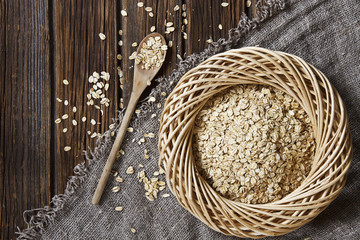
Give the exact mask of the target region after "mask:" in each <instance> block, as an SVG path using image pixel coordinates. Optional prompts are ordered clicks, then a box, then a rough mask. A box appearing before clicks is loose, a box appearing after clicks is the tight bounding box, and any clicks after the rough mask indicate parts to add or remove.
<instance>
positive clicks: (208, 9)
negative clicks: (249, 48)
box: [185, 0, 245, 55]
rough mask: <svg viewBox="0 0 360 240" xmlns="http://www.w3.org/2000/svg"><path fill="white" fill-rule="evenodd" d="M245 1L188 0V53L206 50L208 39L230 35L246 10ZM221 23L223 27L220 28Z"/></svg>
mask: <svg viewBox="0 0 360 240" xmlns="http://www.w3.org/2000/svg"><path fill="white" fill-rule="evenodd" d="M222 2H227V3H229V5H228V6H227V7H222V6H221V3H222ZM244 2H245V1H236V0H229V1H219V0H217V1H208V2H207V3H204V2H203V1H191V0H187V1H186V3H187V6H188V8H187V15H188V20H189V24H188V25H187V32H188V40H187V41H185V44H186V54H187V55H190V54H192V53H199V52H201V51H202V50H204V49H205V48H206V47H207V45H208V44H209V43H208V42H207V40H208V39H212V40H214V41H216V40H218V39H219V38H225V39H227V37H228V31H229V29H231V28H234V27H236V26H237V24H238V23H239V19H240V17H241V14H242V13H243V12H244V11H245V8H244ZM220 24H221V27H222V29H220V28H219V25H220Z"/></svg>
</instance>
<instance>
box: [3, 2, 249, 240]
mask: <svg viewBox="0 0 360 240" xmlns="http://www.w3.org/2000/svg"><path fill="white" fill-rule="evenodd" d="M135 2H136V1H130V0H125V1H115V0H108V1H104V0H102V1H99V0H91V1H90V0H88V1H84V0H83V1H81V0H73V1H70V0H67V1H60V0H58V1H56V0H54V1H46V0H36V1H19V0H11V1H6V0H0V79H1V85H0V93H1V95H0V96H1V100H0V106H1V130H0V134H1V140H0V149H1V151H0V190H1V191H0V201H1V210H0V215H1V234H0V239H14V238H15V235H14V232H15V231H16V227H17V226H19V227H20V228H23V227H25V224H24V222H23V220H22V213H23V211H24V210H26V209H32V208H39V207H43V206H45V205H48V204H49V203H50V200H51V197H52V196H54V195H55V194H59V193H63V191H64V188H65V186H66V181H67V178H68V176H71V175H72V171H73V168H74V166H75V165H76V164H78V163H81V162H83V161H84V153H83V151H84V150H88V148H89V147H90V148H92V147H94V146H95V139H96V138H91V135H92V134H93V133H94V132H96V133H103V132H104V131H105V130H107V129H108V127H109V124H110V123H111V119H112V118H114V117H116V111H117V110H119V108H120V104H119V102H120V98H121V95H122V94H121V90H120V83H119V77H118V74H117V67H118V66H120V67H121V69H123V70H124V76H125V79H131V78H132V74H133V72H132V68H131V66H132V65H133V61H130V60H129V59H128V57H129V55H130V54H131V53H132V52H133V51H135V48H134V47H132V46H131V44H132V43H133V42H140V41H141V39H142V38H143V37H145V35H147V34H149V33H150V28H151V26H155V27H156V31H157V32H159V33H161V34H164V31H165V26H164V21H165V19H166V20H167V21H168V22H170V21H171V22H174V26H175V31H174V32H172V33H170V34H164V35H165V37H166V40H167V41H169V40H172V41H173V47H172V48H170V50H169V51H168V56H167V59H166V60H167V61H166V64H165V65H164V67H163V69H162V70H161V72H160V73H159V75H158V76H161V75H162V76H168V75H169V74H170V73H171V72H172V70H173V69H175V68H176V66H177V63H178V62H179V59H178V57H177V55H179V56H181V57H182V58H184V57H185V56H187V55H190V54H192V53H198V52H200V51H202V50H203V49H205V48H206V46H207V45H208V43H207V42H206V40H207V39H214V40H217V39H219V38H221V37H223V38H224V37H225V38H226V37H227V35H228V30H229V29H230V28H233V27H235V26H236V25H237V23H238V21H239V18H240V16H241V14H243V13H245V14H247V15H248V16H249V17H250V18H251V17H253V16H254V14H255V7H254V5H255V4H254V3H255V1H254V0H253V1H246V0H242V1H236V0H226V1H225V0H224V1H210V0H208V1H205V0H203V1H195V0H194V1H190V0H183V1H175V0H167V1H155V0H150V1H146V2H145V6H149V7H152V9H153V10H152V12H153V17H151V16H149V12H146V11H145V6H144V7H142V8H139V7H138V6H137V5H136V4H135ZM222 2H229V6H227V7H222V6H221V3H222ZM182 4H186V11H185V12H186V17H183V16H182V12H183V11H182V9H181V7H182ZM176 5H179V6H180V10H178V11H174V7H175V6H176ZM246 5H247V6H246ZM121 9H126V11H127V14H128V16H126V17H124V16H122V15H121V13H120V10H121ZM185 18H186V19H187V21H188V24H187V25H185V24H184V22H183V19H185ZM219 24H221V25H222V28H223V29H222V30H220V29H219ZM183 25H184V30H185V32H186V33H187V35H188V39H184V38H183V34H182V33H181V26H183ZM120 29H121V30H122V31H123V35H122V36H120V35H119V34H118V31H119V30H120ZM100 32H102V33H104V34H105V35H106V39H105V40H101V39H100V38H99V33H100ZM120 40H122V41H123V46H122V47H120V46H119V45H118V42H119V41H120ZM118 54H121V55H122V59H123V60H121V61H119V60H117V55H118ZM94 71H96V72H101V71H106V72H108V73H110V80H109V83H110V87H109V90H108V91H107V92H106V96H107V97H108V98H109V99H110V101H111V102H110V106H109V107H104V106H103V108H102V110H103V114H101V112H100V111H99V110H98V109H96V108H95V107H94V106H88V105H87V104H86V102H87V97H86V94H87V93H88V91H89V89H90V87H91V86H90V84H89V83H88V77H89V76H90V75H91V74H92V73H93V72H94ZM63 79H67V80H68V81H69V85H64V84H63ZM152 87H153V86H152ZM57 98H59V99H61V100H62V102H58V101H57ZM65 100H68V103H69V104H68V105H65V104H64V101H65ZM74 106H76V108H77V109H76V112H75V113H74V112H73V111H72V109H73V107H74ZM65 113H67V114H68V115H69V119H66V120H62V122H61V123H59V124H56V123H55V122H54V121H55V119H56V118H59V117H61V116H62V115H63V114H65ZM84 116H85V117H86V118H87V121H86V122H82V121H81V119H82V117H84ZM72 119H75V120H76V121H77V123H78V124H77V125H76V126H74V125H73V124H72V121H71V120H72ZM90 119H94V120H95V121H96V124H95V125H92V124H91V123H90ZM64 128H67V129H68V131H67V132H66V133H63V129H64ZM87 131H91V134H90V135H89V134H88V133H87ZM65 146H71V150H70V151H67V152H65V151H64V147H65ZM154 164H155V163H154Z"/></svg>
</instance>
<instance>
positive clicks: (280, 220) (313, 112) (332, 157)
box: [159, 47, 352, 238]
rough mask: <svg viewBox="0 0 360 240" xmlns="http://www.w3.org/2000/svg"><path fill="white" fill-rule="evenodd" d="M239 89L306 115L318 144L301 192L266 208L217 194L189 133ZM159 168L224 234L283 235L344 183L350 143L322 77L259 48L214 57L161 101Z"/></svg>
mask: <svg viewBox="0 0 360 240" xmlns="http://www.w3.org/2000/svg"><path fill="white" fill-rule="evenodd" d="M238 84H261V85H270V86H273V87H274V88H277V89H279V90H281V91H283V92H286V93H287V94H289V95H290V96H292V97H293V98H294V99H296V100H297V101H298V102H299V104H300V105H301V106H302V107H303V108H304V110H305V111H306V112H307V114H308V116H309V118H310V119H311V124H312V126H313V130H314V137H315V141H316V152H315V156H314V162H313V166H312V168H311V171H310V173H309V175H308V176H307V178H306V179H305V180H304V181H303V182H302V183H301V185H300V187H299V188H297V189H296V190H294V191H293V192H292V193H290V194H289V195H287V196H285V197H284V198H283V199H281V200H278V201H275V202H272V203H268V204H245V203H241V202H236V201H231V200H228V199H226V198H224V197H222V196H221V195H219V194H218V193H217V192H216V191H215V190H214V189H213V188H212V187H211V186H210V185H209V184H208V183H207V182H206V181H205V180H204V179H203V178H202V177H201V176H200V175H199V174H198V172H197V170H196V167H195V166H196V164H195V159H194V157H193V154H192V146H191V144H192V134H193V126H194V121H195V118H196V115H197V113H198V112H199V111H200V110H201V109H202V107H203V106H204V104H205V103H206V101H207V100H208V99H209V98H211V97H212V96H213V95H215V94H217V93H218V92H219V91H222V90H224V89H226V88H229V87H231V86H234V85H238ZM159 152H160V158H159V164H160V165H161V166H162V167H163V168H164V169H165V171H166V180H167V184H168V186H169V187H170V190H171V191H172V193H173V194H174V195H175V196H176V198H177V199H178V201H179V202H180V204H181V205H182V206H183V207H184V208H186V209H187V210H188V211H190V212H191V213H192V214H193V215H194V216H196V217H197V218H199V219H200V220H201V221H203V222H204V223H206V224H207V225H208V226H209V227H211V228H213V229H214V230H216V231H218V232H222V233H224V234H227V235H235V236H239V237H251V238H262V237H265V236H277V235H283V234H286V233H288V232H290V231H293V230H295V229H297V228H299V227H300V226H302V225H304V224H305V223H307V222H309V221H311V220H312V219H313V218H315V217H316V216H317V215H318V214H319V213H320V212H322V211H323V210H324V209H325V208H326V207H327V206H328V205H329V204H330V202H332V201H333V200H334V199H335V198H336V197H337V195H338V194H339V192H340V190H341V189H342V187H343V186H344V184H345V180H346V172H347V170H348V168H349V166H350V162H351V156H352V144H351V137H350V132H349V125H348V118H347V113H346V111H345V107H344V103H343V101H342V99H341V97H340V96H339V94H338V92H337V91H336V90H335V89H334V87H333V86H332V85H331V84H330V82H329V81H328V80H327V78H326V77H325V76H324V75H323V74H322V73H321V72H320V71H319V70H317V69H316V68H314V67H313V66H311V65H310V64H308V63H306V62H305V61H304V60H302V59H301V58H299V57H296V56H294V55H291V54H287V53H283V52H276V51H271V50H268V49H264V48H259V47H246V48H240V49H234V50H230V51H227V52H224V53H221V54H217V55H214V56H212V57H210V58H209V59H207V60H206V61H204V62H203V63H201V64H200V65H198V66H197V67H195V68H193V69H191V70H190V71H188V72H187V73H186V74H185V75H184V76H183V77H182V78H181V79H180V81H179V82H178V84H177V86H176V87H175V89H174V90H173V91H172V93H171V95H170V96H169V98H168V99H167V101H166V104H165V106H164V110H163V114H162V117H161V123H160V131H159Z"/></svg>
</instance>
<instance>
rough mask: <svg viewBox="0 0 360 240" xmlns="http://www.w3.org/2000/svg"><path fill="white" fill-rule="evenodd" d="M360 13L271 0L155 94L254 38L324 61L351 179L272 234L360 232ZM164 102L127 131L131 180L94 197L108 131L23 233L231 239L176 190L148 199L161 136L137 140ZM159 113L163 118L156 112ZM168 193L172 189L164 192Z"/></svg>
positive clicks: (353, 5)
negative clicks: (339, 107)
mask: <svg viewBox="0 0 360 240" xmlns="http://www.w3.org/2000/svg"><path fill="white" fill-rule="evenodd" d="M359 13H360V2H359V1H357V0H336V1H328V0H312V1H300V0H292V1H286V2H285V3H284V1H283V0H273V1H267V4H266V6H265V7H263V8H262V9H261V11H260V14H259V15H258V18H257V19H255V20H253V21H250V20H249V19H246V17H243V18H242V19H241V21H240V23H239V26H238V27H237V28H235V29H232V30H231V31H230V36H229V39H228V40H224V39H222V40H221V39H220V40H219V41H218V42H217V43H214V45H213V46H211V47H210V48H209V49H206V50H205V51H204V52H202V53H201V54H194V55H191V56H189V57H188V58H187V59H186V60H185V61H183V62H182V63H181V64H180V65H179V67H178V69H177V70H175V71H174V73H173V74H172V75H171V76H169V77H168V78H161V79H157V81H159V85H158V87H157V88H156V89H155V90H154V91H153V92H152V94H151V95H152V96H155V98H156V99H157V100H158V102H161V103H163V102H164V97H162V96H161V95H160V92H163V91H165V92H167V93H170V92H171V90H172V88H173V87H174V86H175V84H176V82H177V81H178V80H179V78H180V77H181V76H182V75H183V74H184V73H185V72H186V71H187V70H189V69H190V68H192V67H194V66H196V65H197V64H199V63H200V62H201V61H203V60H204V59H206V58H208V57H209V56H211V55H213V54H215V53H218V52H223V51H225V50H227V49H230V48H238V47H242V46H252V45H260V46H261V47H265V48H269V49H273V50H280V51H285V52H288V53H291V54H295V55H297V56H300V57H301V58H303V59H305V60H306V61H307V62H309V63H311V64H313V65H314V66H315V67H317V68H319V69H320V70H321V71H322V72H323V73H324V74H325V75H326V76H327V77H328V78H329V80H330V82H332V83H333V84H334V85H335V87H336V88H337V90H338V91H339V93H340V94H341V96H342V97H343V99H344V101H345V104H346V106H347V110H348V114H349V120H350V127H351V133H352V137H353V144H354V157H353V162H352V166H351V168H350V170H349V175H348V180H347V184H346V186H345V187H344V189H343V190H342V192H341V194H340V195H339V197H338V198H337V199H336V200H335V201H334V202H333V203H331V205H330V206H329V207H328V208H327V209H326V210H325V211H324V212H322V213H321V214H320V215H319V216H318V217H317V218H316V219H315V220H314V221H312V222H310V223H308V224H306V225H305V226H303V227H301V228H300V229H298V230H296V231H294V232H292V233H290V234H287V235H285V236H283V237H274V238H272V239H305V238H308V237H311V239H360V226H359V224H360V204H359V200H358V194H359V193H360V192H359V189H360V174H359V173H358V172H359V170H360V164H359V153H360V152H359V148H360V120H359V119H360V107H359V102H360V61H359V57H360V54H359V53H360V50H359V49H360V47H359V45H360V17H359ZM271 15H273V16H271ZM259 23H261V24H259ZM171 83H172V84H171ZM158 102H155V103H148V102H146V101H145V102H144V103H142V104H141V107H140V108H141V110H142V111H141V113H140V114H138V115H137V116H135V117H134V118H133V120H132V122H131V123H130V125H131V126H132V127H134V129H135V131H134V132H133V133H129V134H128V135H127V137H126V140H125V142H124V144H123V146H122V148H123V149H124V150H125V155H124V156H122V157H120V158H119V159H118V160H117V162H116V163H115V166H114V168H115V169H117V170H118V171H119V173H120V175H121V176H122V177H124V179H125V181H124V182H123V183H121V184H120V186H121V190H120V191H119V192H118V193H113V192H111V188H112V187H113V186H114V185H115V184H116V182H115V180H114V178H112V177H110V179H109V181H108V185H107V188H106V190H105V193H104V195H103V197H102V200H101V202H100V205H99V206H93V205H92V204H91V198H92V195H93V193H94V190H95V187H96V184H97V181H98V179H99V177H100V174H101V171H102V169H103V166H104V163H105V161H106V158H107V154H108V152H109V150H110V148H111V145H112V143H111V138H110V137H109V133H107V134H106V137H105V141H99V142H98V146H97V148H95V149H94V151H93V152H92V153H90V154H88V155H87V159H88V160H89V162H90V165H89V167H88V168H86V167H85V165H84V164H82V165H79V166H77V167H76V168H75V176H74V177H71V178H70V180H69V182H68V186H67V189H66V191H65V193H64V194H63V195H58V196H55V197H54V198H53V201H52V204H51V206H49V207H45V208H43V209H36V210H31V211H27V212H25V213H24V216H25V220H26V221H27V223H28V228H27V229H24V230H21V231H20V230H19V238H20V239H34V238H42V239H231V238H232V237H229V236H225V235H222V234H220V233H217V232H215V231H213V230H211V229H210V228H208V227H207V226H206V225H205V224H203V223H202V222H201V221H199V220H198V219H196V218H195V217H193V216H192V215H191V214H190V213H188V212H187V211H186V210H185V209H183V208H182V207H181V206H180V205H179V204H178V202H177V200H176V199H175V197H174V196H172V195H171V196H170V197H169V198H161V197H160V198H159V199H156V200H155V201H154V202H150V201H148V200H147V199H146V198H145V196H144V192H145V191H144V187H143V184H142V183H139V182H138V180H137V178H136V176H135V175H136V173H137V171H138V170H139V167H138V165H139V164H140V163H142V164H143V165H144V166H145V170H146V173H147V175H148V176H149V177H151V175H152V173H153V172H154V171H155V170H157V169H158V167H157V161H158V153H157V141H158V139H156V138H154V139H147V140H146V142H145V143H143V144H141V145H139V144H138V143H137V142H138V141H139V139H140V138H141V137H143V134H144V133H148V132H153V133H157V132H158V129H159V120H158V119H159V117H160V114H161V109H158V108H157V106H156V105H157V103H158ZM154 113H155V114H157V117H156V118H151V117H150V116H151V115H152V114H154ZM120 118H121V114H120ZM118 122H119V121H117V123H118ZM133 139H135V140H134V141H135V142H133ZM145 148H146V149H148V150H149V155H150V156H151V157H150V159H144V157H143V152H144V149H145ZM130 165H132V166H134V167H135V169H136V172H135V174H134V175H126V174H125V171H126V169H127V167H128V166H130ZM160 178H162V179H163V178H164V177H163V176H162V177H160ZM168 192H169V190H168V189H165V190H164V191H162V193H168ZM160 195H161V194H160ZM119 205H121V206H123V207H124V209H123V211H122V212H116V211H114V207H115V206H119ZM131 228H135V229H136V230H137V233H136V234H133V233H132V232H131V231H130V229H131ZM269 239H271V238H269Z"/></svg>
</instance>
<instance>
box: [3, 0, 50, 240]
mask: <svg viewBox="0 0 360 240" xmlns="http://www.w3.org/2000/svg"><path fill="white" fill-rule="evenodd" d="M48 10H49V8H48V2H47V1H45V0H39V1H1V4H0V19H1V25H2V26H1V28H0V29H1V30H0V39H1V43H0V49H1V53H0V56H1V57H0V58H1V65H2V66H1V67H0V69H1V72H0V74H1V77H0V78H1V101H0V102H1V103H0V104H1V131H0V132H1V140H0V148H1V151H0V152H1V154H0V156H1V165H0V174H1V178H0V179H1V181H0V184H1V185H0V189H1V191H0V199H1V203H2V208H1V210H0V211H1V214H0V215H1V228H2V230H1V233H0V238H1V239H14V238H15V237H14V232H15V231H16V226H17V225H19V226H20V227H24V223H23V221H22V212H23V211H24V210H26V209H31V208H34V207H40V206H44V205H46V204H48V203H49V200H50V196H51V194H50V157H51V153H50V149H51V147H50V144H49V143H50V141H51V124H52V123H51V119H50V118H51V111H50V108H51V102H50V99H51V96H50V94H51V74H50V65H49V64H50V43H49V40H50V39H49V21H48V14H49V12H48Z"/></svg>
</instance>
